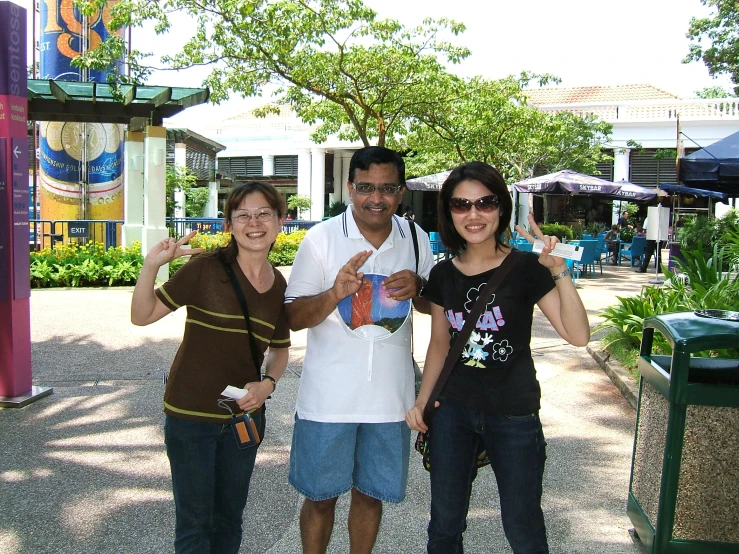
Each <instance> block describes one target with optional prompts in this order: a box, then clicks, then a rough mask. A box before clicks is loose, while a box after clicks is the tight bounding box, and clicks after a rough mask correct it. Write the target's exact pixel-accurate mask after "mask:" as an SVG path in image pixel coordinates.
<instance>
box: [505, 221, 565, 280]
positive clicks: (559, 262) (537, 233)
mask: <svg viewBox="0 0 739 554" xmlns="http://www.w3.org/2000/svg"><path fill="white" fill-rule="evenodd" d="M529 226H530V227H531V232H532V233H534V235H532V234H531V233H529V232H528V231H526V229H524V228H523V227H521V226H520V225H516V231H518V232H519V233H521V235H523V236H524V238H525V239H526V240H527V241H529V242H530V243H531V244H534V241H535V240H536V239H539V240H541V241H542V242H543V243H544V249H543V250H542V251H541V254H539V263H540V264H541V265H543V266H544V267H547V268H549V270H550V271H551V270H552V269H563V268H564V267H565V265H566V263H565V259H564V258H560V257H559V256H552V255H551V252H552V250H554V247H555V245H556V244H557V243H558V242H559V239H558V238H557V237H555V236H550V235H545V234H544V233H542V232H541V229H539V226H538V225H537V224H536V221H534V216H532V215H531V214H529Z"/></svg>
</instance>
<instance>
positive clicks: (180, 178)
mask: <svg viewBox="0 0 739 554" xmlns="http://www.w3.org/2000/svg"><path fill="white" fill-rule="evenodd" d="M196 185H197V178H196V177H195V175H193V174H192V173H191V172H190V170H189V169H187V168H186V167H179V166H173V165H170V166H167V177H166V181H165V188H164V191H165V192H164V193H165V195H166V208H165V209H166V214H167V217H174V212H175V210H176V209H178V208H180V207H181V206H180V205H179V204H178V203H177V202H176V201H175V199H174V193H175V191H176V190H178V189H181V190H182V191H183V192H184V193H185V198H187V193H188V192H189V191H190V189H192V188H193V187H194V186H196ZM185 206H186V210H187V201H185ZM187 211H188V213H189V210H187ZM201 213H202V212H201Z"/></svg>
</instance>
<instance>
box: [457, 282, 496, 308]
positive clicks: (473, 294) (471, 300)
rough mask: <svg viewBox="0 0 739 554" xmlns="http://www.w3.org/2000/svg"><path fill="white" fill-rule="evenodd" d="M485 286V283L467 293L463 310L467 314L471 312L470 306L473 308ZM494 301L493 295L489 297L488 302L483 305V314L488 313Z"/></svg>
mask: <svg viewBox="0 0 739 554" xmlns="http://www.w3.org/2000/svg"><path fill="white" fill-rule="evenodd" d="M485 285H487V283H482V284H481V285H480V286H479V287H477V288H475V287H472V288H471V289H470V290H468V291H467V302H465V303H464V309H465V311H466V312H467V313H470V312H471V311H472V306H474V305H475V302H477V298H478V297H479V296H480V291H481V290H482V289H483V288H484V287H485ZM494 301H495V294H493V295H492V296H491V297H490V300H489V301H488V303H487V304H486V305H485V309H484V310H483V312H485V311H490V309H491V308H492V306H493V302H494Z"/></svg>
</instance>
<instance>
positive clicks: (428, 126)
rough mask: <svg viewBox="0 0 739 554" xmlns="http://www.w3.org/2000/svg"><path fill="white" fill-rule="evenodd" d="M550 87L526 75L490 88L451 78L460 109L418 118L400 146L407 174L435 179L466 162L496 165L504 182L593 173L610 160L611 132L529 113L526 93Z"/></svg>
mask: <svg viewBox="0 0 739 554" xmlns="http://www.w3.org/2000/svg"><path fill="white" fill-rule="evenodd" d="M552 80H555V81H556V78H554V77H552V76H551V75H529V74H526V73H523V74H522V75H521V76H520V77H513V76H511V77H507V78H505V79H499V80H494V81H490V80H485V79H482V78H480V77H476V78H473V79H468V80H463V79H459V78H449V79H448V80H447V82H446V86H448V87H452V88H453V89H455V90H457V91H461V92H459V93H458V99H457V101H456V102H454V103H452V104H450V105H449V106H447V108H446V109H445V110H436V111H433V112H431V111H430V112H427V113H425V114H422V115H421V116H420V117H419V118H418V119H417V120H416V121H415V122H413V123H412V125H411V129H410V131H411V132H410V133H409V135H408V136H407V138H406V139H405V140H404V141H403V142H402V143H400V144H399V145H398V146H399V147H403V148H406V149H408V150H409V151H410V155H409V157H408V159H407V166H408V173H409V174H415V175H420V174H428V173H436V172H438V171H442V170H445V169H449V168H450V167H453V166H454V165H457V164H459V163H463V162H466V161H468V160H480V161H484V162H487V163H490V164H492V165H494V166H495V167H496V168H497V169H498V170H499V171H500V172H501V174H502V175H503V177H504V178H505V179H506V181H507V182H514V181H517V180H521V179H524V178H527V177H530V176H531V175H533V172H534V169H535V168H536V167H537V166H545V167H546V168H547V170H549V171H557V170H559V169H573V170H575V171H582V172H586V173H592V172H594V171H595V165H596V163H597V162H598V161H601V160H603V159H606V158H607V156H606V155H605V154H604V153H603V151H602V146H603V145H604V144H605V143H606V142H607V140H608V138H609V134H610V132H611V125H610V124H607V123H604V122H601V121H597V120H596V118H595V117H594V116H592V115H587V116H585V117H580V116H578V115H575V114H572V113H569V112H559V113H556V114H550V113H545V112H542V111H540V110H539V109H537V108H536V107H533V106H529V105H528V104H527V98H526V87H527V86H529V85H530V84H531V83H537V84H546V83H548V82H550V81H552Z"/></svg>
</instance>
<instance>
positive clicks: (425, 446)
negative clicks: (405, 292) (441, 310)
mask: <svg viewBox="0 0 739 554" xmlns="http://www.w3.org/2000/svg"><path fill="white" fill-rule="evenodd" d="M519 255H520V254H519V251H518V250H516V249H515V248H513V249H511V252H510V253H509V254H508V256H506V258H505V260H503V263H501V264H500V266H498V271H496V272H495V273H494V274H493V276H492V277H491V278H490V280H489V281H488V282H487V284H486V285H485V288H483V289H482V291H481V292H480V296H478V297H477V301H476V302H475V305H474V306H473V307H472V310H471V311H470V313H469V314H468V315H467V319H466V320H465V322H464V325H463V326H462V330H461V331H460V332H459V334H458V335H457V338H456V340H455V341H454V344H452V347H451V348H450V349H449V354H447V357H446V360H445V361H444V368H443V369H442V370H441V373H439V378H438V379H437V380H436V384H435V385H434V389H433V390H432V391H431V396H429V399H428V401H427V402H426V406H425V407H424V409H423V421H424V422H425V423H426V425H427V426H428V427H429V430H428V431H426V432H425V433H422V432H419V433H418V436H417V437H416V444H415V448H416V450H417V451H418V452H420V454H421V456H422V462H423V467H424V468H425V469H426V471H431V458H430V451H429V433H430V432H431V418H432V417H433V415H434V411H435V410H436V407H435V406H434V404H436V401H437V400H438V398H439V395H440V394H441V391H442V390H443V389H444V385H446V382H447V380H448V379H449V374H450V373H451V372H452V369H454V365H455V364H456V363H457V360H458V359H459V356H460V355H461V354H462V350H464V347H465V345H466V344H467V339H468V338H469V336H470V334H471V333H472V329H474V327H475V323H476V322H477V320H478V319H480V315H482V311H483V310H484V309H485V305H486V304H487V303H488V300H489V299H490V297H491V296H492V295H493V293H494V292H495V289H497V288H498V285H500V283H501V282H502V281H503V279H505V277H506V275H508V273H509V272H510V271H511V268H512V267H513V266H514V264H515V263H516V260H517V258H518V256H519ZM475 463H476V465H477V467H483V466H486V465H489V464H490V458H489V457H488V455H487V452H486V451H485V446H484V445H483V443H482V441H480V442H479V444H478V447H477V454H476V457H475Z"/></svg>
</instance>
